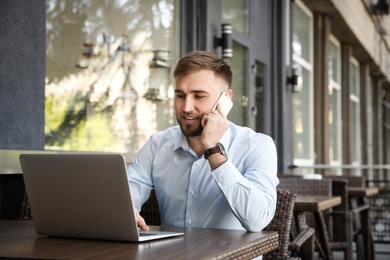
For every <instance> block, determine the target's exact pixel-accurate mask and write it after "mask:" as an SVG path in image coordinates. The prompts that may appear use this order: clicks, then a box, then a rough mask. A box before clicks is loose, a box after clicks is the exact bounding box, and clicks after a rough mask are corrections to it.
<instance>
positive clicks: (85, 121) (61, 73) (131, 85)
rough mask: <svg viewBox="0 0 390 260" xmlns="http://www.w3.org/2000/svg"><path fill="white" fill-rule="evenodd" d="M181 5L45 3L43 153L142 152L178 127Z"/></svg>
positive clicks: (166, 0)
mask: <svg viewBox="0 0 390 260" xmlns="http://www.w3.org/2000/svg"><path fill="white" fill-rule="evenodd" d="M177 13H178V5H177V4H176V3H175V0H151V1H147V2H143V1H142V2H141V1H138V2H134V1H128V0H113V1H104V0H94V1H92V0H74V1H67V0H47V1H46V42H47V50H46V53H47V61H46V63H47V64H46V109H45V134H46V144H45V149H62V150H85V151H115V152H137V151H138V150H139V149H140V147H141V146H142V145H143V144H144V143H145V142H146V140H147V139H148V138H149V137H150V135H151V134H152V133H154V132H155V131H158V130H162V129H165V128H166V127H168V126H171V125H173V124H175V123H176V120H175V116H174V112H173V108H172V105H173V85H172V81H171V78H172V76H171V68H172V67H173V66H174V64H175V63H176V61H177V59H178V50H179V48H178V41H177V40H176V39H177V38H178V37H177V34H178V23H177Z"/></svg>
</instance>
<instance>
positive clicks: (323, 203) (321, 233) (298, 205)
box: [294, 195, 341, 259]
mask: <svg viewBox="0 0 390 260" xmlns="http://www.w3.org/2000/svg"><path fill="white" fill-rule="evenodd" d="M340 204H341V197H339V196H335V197H327V196H302V195H298V196H297V198H296V200H295V206H294V214H295V219H296V220H297V227H298V229H301V228H304V226H303V225H306V221H305V219H306V213H307V212H312V213H313V215H314V221H315V224H316V227H317V228H316V230H317V231H318V238H319V241H318V243H317V246H318V248H319V251H320V253H321V255H323V256H324V257H325V258H326V259H333V254H332V251H331V250H330V245H329V236H328V232H327V226H326V223H325V220H324V216H323V214H322V212H323V211H324V210H327V209H330V208H332V207H334V206H337V205H340ZM311 257H313V253H312V254H311Z"/></svg>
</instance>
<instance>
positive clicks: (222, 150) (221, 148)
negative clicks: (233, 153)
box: [218, 143, 226, 155]
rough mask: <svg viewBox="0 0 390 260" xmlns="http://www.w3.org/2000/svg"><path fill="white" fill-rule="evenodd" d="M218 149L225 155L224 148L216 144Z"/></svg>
mask: <svg viewBox="0 0 390 260" xmlns="http://www.w3.org/2000/svg"><path fill="white" fill-rule="evenodd" d="M218 148H219V150H220V151H221V153H222V154H223V155H226V151H225V147H223V144H221V143H218Z"/></svg>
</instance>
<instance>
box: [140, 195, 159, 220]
mask: <svg viewBox="0 0 390 260" xmlns="http://www.w3.org/2000/svg"><path fill="white" fill-rule="evenodd" d="M140 215H141V216H142V217H143V218H144V219H145V222H146V223H147V224H148V225H153V226H161V217H160V210H159V208H158V203H157V197H156V193H155V191H154V190H152V192H151V193H150V197H149V199H148V200H147V201H146V202H145V203H144V205H142V207H141V212H140Z"/></svg>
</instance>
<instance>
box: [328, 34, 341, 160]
mask: <svg viewBox="0 0 390 260" xmlns="http://www.w3.org/2000/svg"><path fill="white" fill-rule="evenodd" d="M328 43H329V59H328V73H329V87H328V93H329V111H328V126H329V131H330V135H329V160H330V162H337V163H341V152H340V151H341V94H340V59H341V58H340V48H339V47H338V46H337V45H336V44H335V43H334V42H333V41H331V40H329V41H328Z"/></svg>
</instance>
